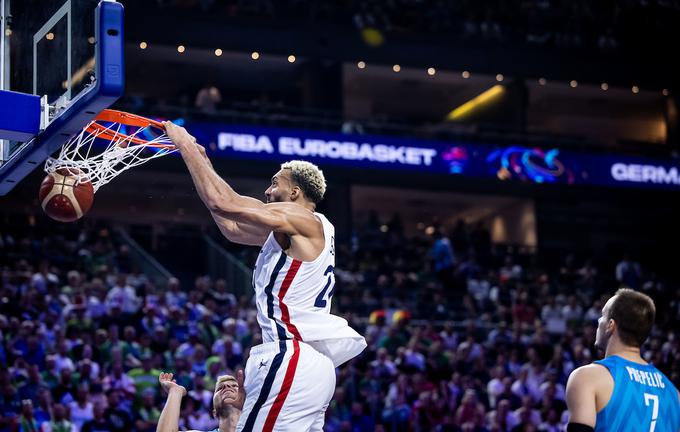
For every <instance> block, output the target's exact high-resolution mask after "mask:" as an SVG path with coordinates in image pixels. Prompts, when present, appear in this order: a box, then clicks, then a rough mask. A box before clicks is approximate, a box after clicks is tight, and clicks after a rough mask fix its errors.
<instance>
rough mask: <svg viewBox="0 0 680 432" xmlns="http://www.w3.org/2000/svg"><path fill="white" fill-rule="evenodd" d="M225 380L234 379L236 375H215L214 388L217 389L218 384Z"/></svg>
mask: <svg viewBox="0 0 680 432" xmlns="http://www.w3.org/2000/svg"><path fill="white" fill-rule="evenodd" d="M225 381H236V377H234V376H233V375H220V376H218V377H217V381H215V390H217V387H219V386H220V384H222V383H223V382H225Z"/></svg>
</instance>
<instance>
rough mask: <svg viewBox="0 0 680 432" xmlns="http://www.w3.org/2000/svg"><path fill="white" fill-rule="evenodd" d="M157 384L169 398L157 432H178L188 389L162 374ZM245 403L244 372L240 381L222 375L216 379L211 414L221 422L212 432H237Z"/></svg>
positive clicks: (239, 376) (240, 374)
mask: <svg viewBox="0 0 680 432" xmlns="http://www.w3.org/2000/svg"><path fill="white" fill-rule="evenodd" d="M158 381H159V382H160V384H161V387H162V388H163V389H164V390H165V391H166V392H167V393H168V399H167V400H166V401H165V406H164V407H163V411H162V412H161V416H160V418H159V419H158V426H157V427H156V432H177V431H178V430H179V414H180V406H181V404H182V398H183V397H184V396H185V395H186V394H187V390H186V389H185V388H184V387H182V386H181V385H179V384H177V383H176V382H175V381H174V380H173V379H172V374H171V373H161V374H160V376H159V377H158ZM244 400H245V393H244V391H243V372H242V371H239V372H238V380H237V379H236V378H234V377H233V376H231V375H222V376H220V377H219V378H217V383H216V384H215V393H214V394H213V412H212V414H213V417H215V418H216V419H217V420H218V421H219V427H217V429H213V430H212V431H210V432H233V431H235V430H236V425H237V423H238V419H239V417H240V416H241V409H242V408H243V401H244ZM192 432H200V431H192Z"/></svg>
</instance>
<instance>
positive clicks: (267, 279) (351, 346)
mask: <svg viewBox="0 0 680 432" xmlns="http://www.w3.org/2000/svg"><path fill="white" fill-rule="evenodd" d="M314 215H315V216H316V217H318V218H319V220H321V223H322V224H323V234H324V237H325V244H324V248H323V251H322V252H321V253H320V254H319V256H318V257H317V258H316V259H315V260H314V261H300V260H296V259H293V258H291V257H289V256H288V255H286V253H285V252H284V251H283V250H282V249H281V246H280V245H279V243H278V242H277V241H276V238H274V233H273V232H272V233H270V234H269V237H267V241H265V243H264V245H262V250H261V251H260V256H259V257H258V258H257V263H256V264H255V270H254V271H253V288H254V289H255V300H256V302H257V321H258V323H259V324H260V327H261V328H262V339H263V342H265V343H266V342H273V341H277V340H286V339H297V340H299V341H303V342H306V343H308V344H309V345H311V346H312V347H314V348H315V349H316V350H317V351H319V352H321V353H322V354H324V355H326V356H328V357H329V358H330V359H331V360H332V361H333V364H334V365H335V366H336V367H337V366H339V365H341V364H342V363H344V362H346V361H347V360H349V359H351V358H353V357H355V356H357V355H358V354H359V353H361V351H363V350H364V348H366V341H365V340H364V338H363V337H362V336H361V335H360V334H359V333H357V332H356V331H354V330H353V329H352V328H351V327H349V325H348V323H347V321H346V320H345V319H343V318H340V317H338V316H335V315H332V314H331V313H330V310H331V298H332V297H333V294H334V289H335V275H334V273H333V270H334V268H335V228H334V227H333V224H331V223H330V222H329V221H328V219H326V217H325V216H324V215H322V214H321V213H314Z"/></svg>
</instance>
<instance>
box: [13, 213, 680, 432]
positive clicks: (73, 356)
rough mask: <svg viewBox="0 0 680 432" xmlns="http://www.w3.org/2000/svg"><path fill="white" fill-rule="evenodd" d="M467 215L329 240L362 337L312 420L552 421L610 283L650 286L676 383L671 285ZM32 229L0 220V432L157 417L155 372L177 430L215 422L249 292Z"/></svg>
mask: <svg viewBox="0 0 680 432" xmlns="http://www.w3.org/2000/svg"><path fill="white" fill-rule="evenodd" d="M469 228H470V230H469ZM33 229H34V230H35V227H33ZM475 229H476V230H478V231H480V232H477V234H476V235H477V236H479V237H480V238H481V239H482V240H477V241H475V240H474V239H475V235H474V233H475V231H474V230H471V227H467V226H465V224H462V223H461V224H460V225H459V226H458V227H457V229H456V230H454V231H453V232H446V233H444V232H441V231H434V232H433V233H432V235H430V236H422V237H419V238H418V237H416V238H409V237H406V236H404V235H403V233H400V232H399V226H398V224H392V227H391V229H390V230H387V231H386V232H383V231H381V230H380V229H377V227H372V226H371V225H370V224H368V225H367V226H365V227H361V229H360V230H358V232H359V233H358V234H357V237H356V239H355V242H354V245H353V247H354V250H347V249H345V250H343V251H342V252H341V253H340V255H339V257H338V270H337V281H338V282H337V283H338V286H337V289H336V293H337V294H336V295H335V298H334V308H335V309H336V310H337V312H338V313H339V314H341V315H343V316H345V317H346V318H347V319H348V320H349V321H350V323H351V324H352V325H353V326H354V327H355V328H357V329H359V330H360V332H361V333H362V334H364V335H365V337H366V339H367V341H368V344H369V345H368V348H367V350H366V351H365V352H364V353H363V354H361V355H360V356H359V357H357V358H355V359H353V360H351V361H350V362H349V363H347V364H345V365H343V366H342V367H340V368H339V369H338V370H337V388H336V393H335V396H334V398H333V401H332V403H331V406H330V407H329V409H328V412H327V420H326V427H325V430H328V431H372V430H395V431H401V430H416V431H429V430H437V431H558V430H562V428H563V426H564V425H565V423H566V421H567V414H566V405H565V401H564V391H565V384H566V379H567V377H568V375H569V373H570V372H571V371H572V370H573V369H574V368H576V367H578V366H581V365H583V364H587V363H589V362H591V361H593V360H595V359H597V358H598V356H599V355H601V353H597V352H596V351H595V350H594V347H593V343H594V337H595V328H596V322H597V319H598V317H599V316H600V311H601V308H602V306H603V304H604V302H605V301H606V299H607V298H608V296H609V295H611V293H612V292H613V291H614V290H615V289H616V288H617V287H618V286H622V285H627V286H632V287H634V288H636V289H640V290H642V291H644V292H645V293H647V294H649V295H650V296H652V298H654V299H655V301H656V304H657V307H658V316H659V318H660V319H659V322H658V325H657V327H656V329H655V331H654V334H653V336H652V337H651V339H650V340H649V341H648V342H647V344H646V345H645V347H644V350H643V352H644V357H645V359H647V360H648V361H650V362H653V363H654V364H655V365H656V366H657V367H659V368H660V369H661V370H662V371H663V372H664V373H666V374H667V375H668V376H669V377H670V378H671V380H673V382H674V383H676V385H678V384H680V342H679V340H678V333H677V329H678V328H680V327H679V326H678V324H680V290H676V291H674V292H673V291H672V290H668V289H666V287H665V285H664V281H663V279H661V278H659V277H657V276H656V275H655V274H654V273H653V272H652V269H646V268H641V267H640V265H639V264H637V263H636V262H635V261H633V260H631V259H630V258H625V259H622V260H621V261H620V262H619V264H618V265H617V266H616V267H614V268H598V267H596V266H595V265H593V263H591V262H589V261H577V260H576V259H574V257H573V256H572V255H569V254H566V255H565V260H564V263H563V265H562V266H561V267H560V268H559V270H558V271H555V272H546V271H544V270H542V269H541V268H538V267H536V266H535V265H534V264H533V260H534V258H535V257H533V256H532V255H525V256H521V255H515V254H513V253H511V252H509V251H499V250H496V249H495V248H493V247H492V246H491V245H490V244H489V243H488V241H484V240H483V239H484V237H485V236H484V234H483V231H484V230H483V229H482V228H480V227H476V228H475ZM33 232H35V233H36V234H37V235H36V234H27V235H25V236H21V235H15V234H14V233H8V232H6V231H2V232H1V235H0V252H1V253H0V256H1V257H2V261H1V262H0V265H1V266H2V285H1V286H0V287H1V288H0V302H1V303H0V341H1V343H0V380H1V383H2V384H1V390H2V395H1V399H0V430H2V431H17V430H19V431H22V432H26V431H74V432H76V431H81V430H82V431H95V430H96V431H105V430H110V431H131V430H137V431H153V430H155V425H156V421H157V420H158V417H159V415H160V410H161V409H162V407H163V402H164V395H162V394H160V392H159V391H160V388H159V386H158V383H157V379H158V374H159V373H160V371H172V372H173V373H174V374H175V377H176V380H177V382H178V383H179V384H181V385H183V386H184V387H186V388H187V390H188V395H187V397H186V398H185V399H184V402H183V404H182V411H181V422H180V425H181V427H184V428H186V429H198V430H210V429H212V428H214V427H216V426H217V421H216V420H215V419H213V418H212V416H211V411H212V407H211V403H212V391H213V389H214V385H215V380H216V378H217V377H218V376H219V375H221V374H224V373H230V374H235V371H236V370H238V369H239V368H242V367H243V366H244V364H245V360H246V359H247V357H248V352H249V349H250V348H251V347H252V346H254V345H256V344H258V343H260V342H261V335H260V332H259V328H258V325H257V322H256V315H255V308H254V306H253V304H252V303H251V302H250V297H249V296H247V295H245V296H242V297H240V298H237V297H236V296H234V295H233V294H232V293H231V292H230V287H229V286H227V284H226V282H225V281H224V280H222V279H212V278H211V277H210V276H199V277H197V278H196V279H195V281H194V284H193V285H192V286H183V285H182V284H180V282H179V281H178V280H177V279H170V280H168V281H167V284H166V285H163V286H157V285H155V284H154V283H152V282H151V281H150V280H149V279H148V278H147V277H145V275H144V274H143V273H140V272H139V271H138V270H137V269H136V265H135V262H134V260H132V259H131V258H130V256H129V254H128V251H127V249H126V247H125V246H123V245H120V244H118V243H117V242H116V239H115V236H114V235H113V234H112V231H111V229H110V228H109V227H107V226H106V225H90V226H87V225H82V226H81V227H80V228H78V227H71V228H70V229H68V230H60V232H59V233H58V234H53V235H49V234H47V232H48V230H47V229H46V230H44V231H40V230H35V231H33ZM43 233H44V234H45V235H43ZM246 255H247V254H245V255H244V256H246Z"/></svg>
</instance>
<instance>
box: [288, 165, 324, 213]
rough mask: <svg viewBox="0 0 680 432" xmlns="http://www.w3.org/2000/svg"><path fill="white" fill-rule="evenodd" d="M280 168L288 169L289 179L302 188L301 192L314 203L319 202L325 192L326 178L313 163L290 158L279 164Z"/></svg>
mask: <svg viewBox="0 0 680 432" xmlns="http://www.w3.org/2000/svg"><path fill="white" fill-rule="evenodd" d="M281 169H289V170H290V173H291V180H293V182H295V184H296V185H298V186H299V187H300V189H302V193H303V194H304V195H305V197H306V198H308V199H309V200H310V201H312V202H313V203H314V204H319V203H320V202H321V200H322V199H323V196H324V194H325V193H326V178H325V177H324V175H323V172H322V171H321V170H320V169H319V167H318V166H316V165H314V164H313V163H310V162H306V161H301V160H292V161H289V162H285V163H282V164H281Z"/></svg>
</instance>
